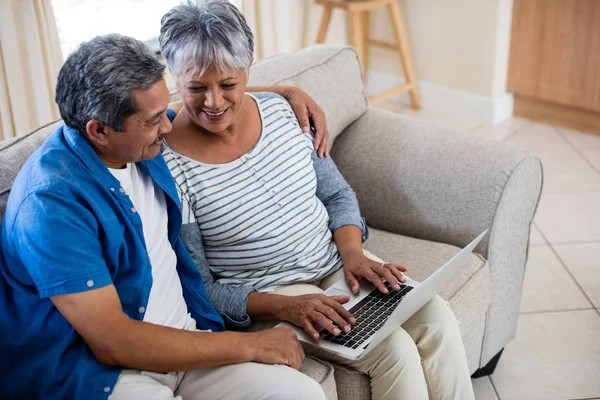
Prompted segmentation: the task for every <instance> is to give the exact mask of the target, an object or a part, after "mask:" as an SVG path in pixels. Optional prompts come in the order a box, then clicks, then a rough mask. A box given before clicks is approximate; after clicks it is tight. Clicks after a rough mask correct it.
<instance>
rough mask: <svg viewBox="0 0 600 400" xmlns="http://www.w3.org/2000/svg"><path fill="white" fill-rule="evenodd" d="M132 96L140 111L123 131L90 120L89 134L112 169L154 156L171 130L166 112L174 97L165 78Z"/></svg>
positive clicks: (100, 154) (131, 117) (126, 121)
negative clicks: (171, 95)
mask: <svg viewBox="0 0 600 400" xmlns="http://www.w3.org/2000/svg"><path fill="white" fill-rule="evenodd" d="M133 98H134V100H135V103H136V106H137V110H138V111H137V112H136V113H135V114H133V115H130V116H129V117H127V118H126V119H125V121H124V123H123V128H124V130H123V132H118V131H115V130H114V129H112V128H110V127H108V126H107V125H104V124H101V123H99V122H98V121H95V120H92V121H90V122H88V126H87V130H88V137H89V138H90V140H91V141H92V144H93V146H94V148H95V149H96V151H97V153H98V155H99V156H100V158H101V159H102V161H103V162H104V164H106V166H107V167H109V168H122V167H123V166H124V165H125V164H126V163H134V162H139V161H142V160H151V159H153V158H154V157H156V156H157V155H158V153H159V152H160V145H161V144H162V138H163V136H164V135H166V134H167V133H169V132H170V131H171V128H172V126H171V122H170V121H169V118H168V117H167V112H166V110H167V106H168V105H169V101H170V98H171V97H170V94H169V89H168V88H167V85H166V83H165V80H164V79H161V80H160V81H158V82H156V83H155V84H154V85H152V86H151V87H150V88H149V89H148V90H144V91H137V92H134V93H133Z"/></svg>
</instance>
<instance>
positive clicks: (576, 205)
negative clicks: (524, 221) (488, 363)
mask: <svg viewBox="0 0 600 400" xmlns="http://www.w3.org/2000/svg"><path fill="white" fill-rule="evenodd" d="M380 107H382V108H385V109H388V110H390V111H394V112H399V113H402V114H406V115H409V116H412V117H414V118H417V119H420V120H422V121H425V122H427V123H430V124H434V125H438V126H441V127H445V128H448V129H452V130H458V131H464V132H468V133H470V134H472V135H474V136H478V137H486V138H491V139H495V140H503V141H510V142H512V143H514V144H517V145H519V146H522V147H525V148H527V149H529V150H530V151H531V152H533V153H534V154H537V155H538V156H539V157H540V158H541V160H542V163H543V165H544V190H543V194H542V200H541V202H540V206H539V208H538V211H537V215H536V216H535V219H534V221H535V222H534V224H533V226H532V228H531V241H530V252H529V260H528V264H527V270H526V273H525V283H524V289H523V298H522V303H521V315H520V317H519V327H518V332H517V338H516V339H515V340H513V341H512V342H511V343H509V344H508V346H507V347H506V349H505V351H504V353H503V355H502V358H501V359H500V363H499V364H498V367H497V369H496V371H495V372H494V374H493V375H492V376H491V377H484V378H480V379H476V380H474V381H473V383H474V388H475V393H476V397H477V400H537V399H540V400H545V399H548V400H571V399H573V400H574V399H585V400H592V399H600V136H596V135H591V134H587V133H582V132H576V131H572V130H568V129H563V128H558V127H553V126H550V125H545V124H541V123H537V122H532V121H528V120H525V119H521V118H513V119H511V120H509V121H507V122H505V123H503V124H501V125H497V126H491V125H488V124H481V123H477V122H475V121H471V120H466V119H460V118H456V117H454V116H449V115H443V114H441V113H432V112H427V111H413V110H411V109H408V108H407V107H406V106H403V105H400V104H398V103H395V102H393V101H390V102H387V103H385V104H382V105H380Z"/></svg>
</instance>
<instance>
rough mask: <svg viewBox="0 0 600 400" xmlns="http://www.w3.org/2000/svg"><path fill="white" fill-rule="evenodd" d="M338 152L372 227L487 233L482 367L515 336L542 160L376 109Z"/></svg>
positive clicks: (432, 235) (441, 238) (457, 239)
mask: <svg viewBox="0 0 600 400" xmlns="http://www.w3.org/2000/svg"><path fill="white" fill-rule="evenodd" d="M331 154H332V157H333V158H334V160H335V161H336V163H337V165H338V168H339V170H340V172H341V173H342V174H343V175H344V177H345V178H346V179H347V181H348V183H349V184H350V185H351V186H352V188H353V189H354V190H355V192H356V194H357V197H358V202H359V204H360V208H361V212H362V214H363V216H364V217H365V218H366V220H367V223H368V225H369V226H372V227H374V228H377V229H382V230H386V231H389V232H393V233H398V234H401V235H405V236H410V237H415V238H420V239H426V240H431V241H436V242H442V243H448V244H452V245H455V246H459V247H464V246H465V245H466V244H468V243H469V242H470V241H471V240H472V239H474V238H475V237H476V236H477V235H479V234H480V233H481V232H483V231H484V230H485V229H489V233H488V235H486V237H485V238H484V239H483V240H482V242H481V243H480V244H479V246H478V247H477V248H476V249H475V251H476V252H477V253H479V254H481V255H482V256H484V257H485V258H486V259H487V260H488V262H489V265H490V272H491V280H492V294H491V295H492V303H491V305H490V310H489V311H488V316H487V322H486V334H485V335H486V336H485V338H484V352H483V355H482V362H483V361H484V360H485V362H484V363H483V365H485V363H486V362H487V360H489V359H490V358H491V357H493V356H494V355H495V354H496V353H497V352H498V351H499V350H500V349H501V348H502V347H503V346H504V345H506V343H508V341H509V340H510V339H512V338H513V337H514V335H515V333H516V320H517V316H518V311H519V305H520V299H521V291H522V281H523V274H524V269H525V262H526V259H527V249H528V242H529V230H530V226H531V221H532V219H533V215H534V213H535V210H536V208H537V204H538V201H539V197H540V193H541V187H542V166H541V162H540V160H539V159H538V158H536V157H534V156H533V155H531V154H530V153H529V152H527V151H526V150H524V149H521V148H519V147H516V146H514V145H511V144H507V143H503V142H498V141H493V140H485V139H481V138H477V137H473V136H469V135H466V134H461V133H457V132H451V131H447V130H444V129H440V128H436V127H433V126H430V125H426V124H424V123H421V122H419V121H416V120H413V119H411V118H408V117H405V116H401V115H399V114H395V113H391V112H388V111H384V110H378V109H369V110H368V111H367V112H366V113H365V114H364V115H363V116H362V117H360V118H359V119H358V120H357V121H355V122H354V123H353V124H352V125H350V126H349V127H348V128H347V129H346V130H345V131H344V132H343V133H342V134H341V135H340V136H339V137H338V138H337V139H336V141H335V142H334V145H333V149H332V152H331Z"/></svg>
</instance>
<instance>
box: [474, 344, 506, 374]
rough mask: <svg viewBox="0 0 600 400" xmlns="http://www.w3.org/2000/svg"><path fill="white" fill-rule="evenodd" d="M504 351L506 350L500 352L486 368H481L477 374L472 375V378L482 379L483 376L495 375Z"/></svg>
mask: <svg viewBox="0 0 600 400" xmlns="http://www.w3.org/2000/svg"><path fill="white" fill-rule="evenodd" d="M503 351H504V348H503V349H502V350H500V351H499V352H498V354H496V355H495V356H494V357H493V358H492V359H491V360H490V361H489V362H488V363H487V364H486V365H485V366H484V367H481V368H479V369H478V370H477V371H475V373H474V374H473V375H471V378H481V377H482V376H487V375H491V374H493V373H494V370H495V369H496V365H498V361H500V356H501V355H502V352H503Z"/></svg>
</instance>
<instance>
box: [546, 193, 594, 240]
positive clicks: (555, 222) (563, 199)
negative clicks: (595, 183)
mask: <svg viewBox="0 0 600 400" xmlns="http://www.w3.org/2000/svg"><path fill="white" fill-rule="evenodd" d="M534 220H535V224H536V225H537V227H538V228H539V229H540V231H541V232H542V233H543V234H544V236H545V237H546V239H548V241H549V242H550V243H551V244H561V243H562V244H564V243H569V242H600V191H598V192H590V193H547V192H545V191H544V194H543V195H542V199H541V201H540V205H539V207H538V210H537V213H536V215H535V219H534Z"/></svg>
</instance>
